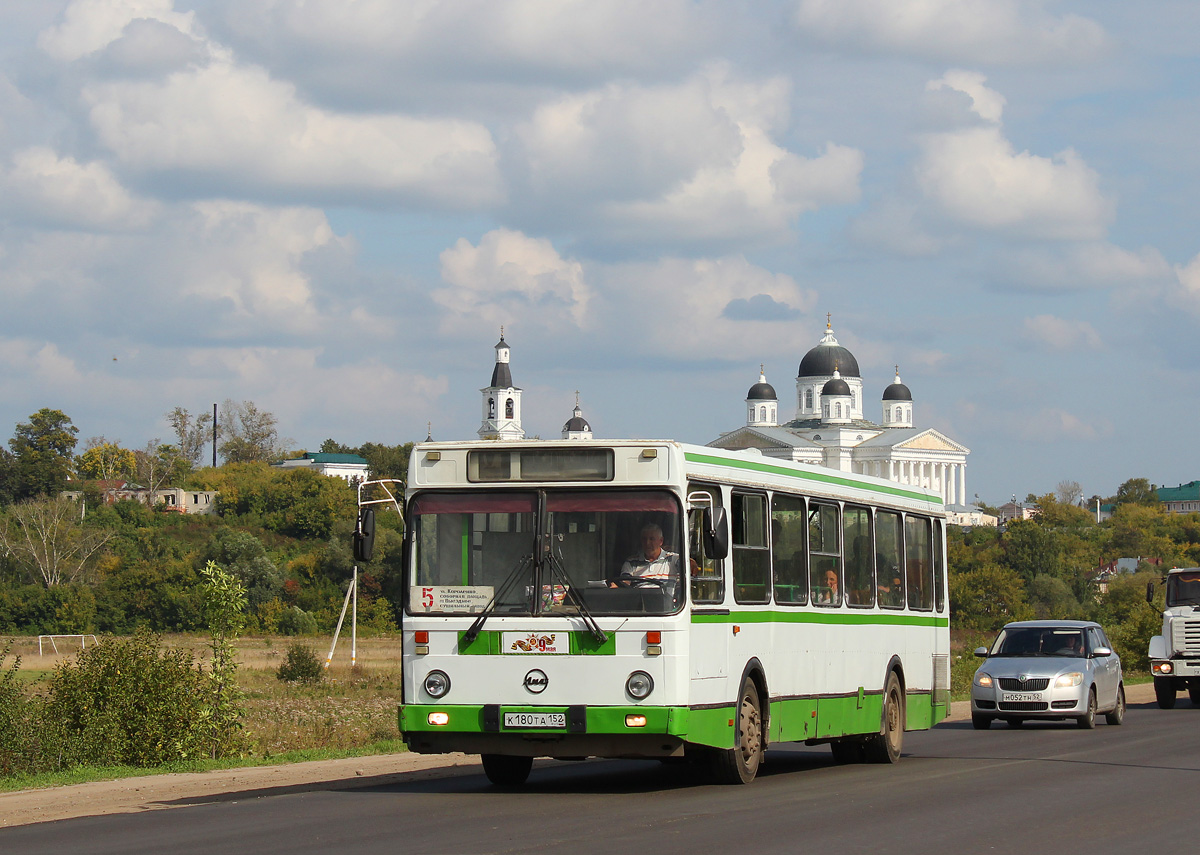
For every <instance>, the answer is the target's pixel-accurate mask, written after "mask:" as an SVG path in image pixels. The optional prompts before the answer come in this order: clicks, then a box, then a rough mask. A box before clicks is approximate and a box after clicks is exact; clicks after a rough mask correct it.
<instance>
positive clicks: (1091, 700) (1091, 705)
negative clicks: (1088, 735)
mask: <svg viewBox="0 0 1200 855" xmlns="http://www.w3.org/2000/svg"><path fill="white" fill-rule="evenodd" d="M1075 723H1076V724H1078V725H1079V726H1080V727H1082V728H1083V729H1084V730H1091V729H1092V728H1093V727H1095V726H1096V689H1095V688H1093V689H1092V690H1091V691H1090V692H1088V700H1087V712H1085V713H1084V714H1083V715H1081V716H1080V717H1079V718H1077V719H1076V720H1075Z"/></svg>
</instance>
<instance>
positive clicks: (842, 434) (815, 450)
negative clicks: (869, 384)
mask: <svg viewBox="0 0 1200 855" xmlns="http://www.w3.org/2000/svg"><path fill="white" fill-rule="evenodd" d="M744 406H745V410H744V412H745V413H746V424H745V425H744V426H742V427H740V428H737V429H735V430H731V431H729V432H727V433H723V434H721V436H719V437H718V438H717V439H715V440H713V441H712V442H710V443H709V445H710V446H713V447H715V448H729V449H743V448H755V449H758V450H759V451H760V452H761V453H762V454H763V455H764V456H766V457H775V458H779V459H781V460H792V461H796V462H798V463H811V464H814V465H817V466H827V467H829V468H830V469H838V470H841V471H842V472H854V473H858V474H862V475H874V476H876V477H878V478H886V479H888V480H889V481H895V482H896V483H898V484H912V485H914V486H918V487H923V488H925V489H928V490H933V491H934V492H936V493H939V494H941V496H942V501H943V502H945V504H946V508H947V510H948V511H957V512H959V513H964V514H969V513H970V512H971V511H972V508H971V506H969V505H968V504H967V455H968V454H970V453H971V452H970V449H968V448H966V447H965V446H963V445H961V444H959V443H957V442H955V441H954V440H953V439H951V438H950V437H948V436H946V435H945V434H943V433H941V432H940V431H937V430H935V429H934V428H918V427H914V426H913V425H914V424H915V422H914V419H913V396H912V392H911V391H910V390H909V388H908V386H906V385H904V383H902V382H901V381H900V369H899V366H897V368H896V376H895V379H894V380H893V381H892V382H891V383H890V384H889V385H888V386H886V387H885V388H884V390H883V394H882V396H881V411H880V412H881V415H882V421H881V422H880V423H876V422H873V421H871V420H869V419H867V418H866V417H865V415H864V406H865V401H864V396H863V381H862V377H861V376H860V375H859V370H858V360H857V359H855V357H854V354H852V353H851V352H850V351H849V350H847V349H846V348H844V347H842V346H841V345H840V344H838V340H837V338H836V337H835V336H834V334H833V326H832V324H831V323H829V322H827V323H826V325H825V335H824V337H823V338H822V339H821V340H820V342H818V343H817V345H816V346H815V347H813V348H812V349H811V350H809V351H808V353H806V354H805V355H804V358H803V359H802V360H801V362H800V369H799V371H798V373H797V377H796V416H795V418H794V419H792V420H791V421H790V422H787V423H786V424H780V423H779V420H778V419H779V409H780V401H779V396H778V395H776V393H775V388H774V387H773V386H772V385H771V384H770V383H768V382H767V378H766V375H765V373H764V372H763V371H762V370H761V369H760V371H759V375H758V382H757V383H755V384H754V385H753V386H751V387H750V391H749V392H748V393H747V394H746V398H745V404H744Z"/></svg>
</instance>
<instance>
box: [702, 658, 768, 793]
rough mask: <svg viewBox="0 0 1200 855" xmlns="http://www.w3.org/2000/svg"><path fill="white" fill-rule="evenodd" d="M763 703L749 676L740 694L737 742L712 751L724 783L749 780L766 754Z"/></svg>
mask: <svg viewBox="0 0 1200 855" xmlns="http://www.w3.org/2000/svg"><path fill="white" fill-rule="evenodd" d="M762 737H763V733H762V704H761V702H760V701H759V698H758V687H757V686H755V685H754V681H753V680H752V679H750V678H749V677H747V678H746V682H745V684H743V686H742V692H741V694H740V695H739V696H738V717H737V742H736V743H735V744H734V747H733V748H728V749H725V750H723V751H717V752H715V753H714V754H713V755H712V772H713V777H714V778H715V779H716V780H717V782H718V783H721V784H749V783H750V782H751V781H753V780H754V776H755V775H757V774H758V767H759V765H760V764H761V763H762V757H763V740H762Z"/></svg>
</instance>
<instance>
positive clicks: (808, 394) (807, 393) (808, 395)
mask: <svg viewBox="0 0 1200 855" xmlns="http://www.w3.org/2000/svg"><path fill="white" fill-rule="evenodd" d="M804 408H805V409H806V410H811V409H812V389H805V390H804Z"/></svg>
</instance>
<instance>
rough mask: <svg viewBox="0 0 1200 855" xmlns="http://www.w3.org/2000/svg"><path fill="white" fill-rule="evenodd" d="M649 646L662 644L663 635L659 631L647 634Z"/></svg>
mask: <svg viewBox="0 0 1200 855" xmlns="http://www.w3.org/2000/svg"><path fill="white" fill-rule="evenodd" d="M646 643H647V644H662V633H661V632H659V631H658V630H657V629H652V630H650V631H649V632H648V633H646Z"/></svg>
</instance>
